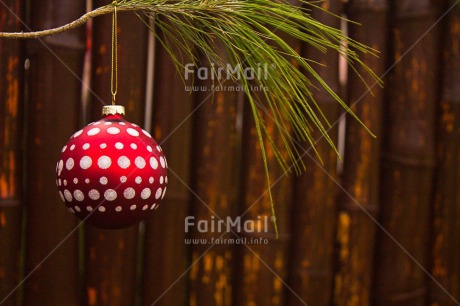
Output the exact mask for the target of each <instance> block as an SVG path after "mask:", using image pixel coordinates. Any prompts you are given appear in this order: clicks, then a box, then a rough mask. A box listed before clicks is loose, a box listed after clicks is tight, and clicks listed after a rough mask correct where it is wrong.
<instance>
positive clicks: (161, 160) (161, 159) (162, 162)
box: [160, 156, 166, 168]
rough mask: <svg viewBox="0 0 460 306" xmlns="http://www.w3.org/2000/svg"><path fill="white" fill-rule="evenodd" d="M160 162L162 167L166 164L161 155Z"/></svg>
mask: <svg viewBox="0 0 460 306" xmlns="http://www.w3.org/2000/svg"><path fill="white" fill-rule="evenodd" d="M160 164H161V166H162V167H163V168H164V167H165V166H166V163H165V159H164V158H163V156H160Z"/></svg>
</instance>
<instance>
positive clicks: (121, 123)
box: [118, 121, 126, 125]
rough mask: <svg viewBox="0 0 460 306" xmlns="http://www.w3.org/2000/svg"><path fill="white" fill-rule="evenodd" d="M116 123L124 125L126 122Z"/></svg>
mask: <svg viewBox="0 0 460 306" xmlns="http://www.w3.org/2000/svg"><path fill="white" fill-rule="evenodd" d="M118 124H120V125H126V123H124V122H123V121H122V122H118Z"/></svg>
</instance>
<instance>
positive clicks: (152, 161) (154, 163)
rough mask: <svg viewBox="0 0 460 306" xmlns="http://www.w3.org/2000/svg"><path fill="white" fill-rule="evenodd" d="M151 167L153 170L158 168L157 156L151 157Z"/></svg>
mask: <svg viewBox="0 0 460 306" xmlns="http://www.w3.org/2000/svg"><path fill="white" fill-rule="evenodd" d="M150 167H152V169H153V170H156V169H157V168H158V161H157V159H156V158H155V157H153V156H152V157H150Z"/></svg>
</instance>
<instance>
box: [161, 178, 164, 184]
mask: <svg viewBox="0 0 460 306" xmlns="http://www.w3.org/2000/svg"><path fill="white" fill-rule="evenodd" d="M163 179H164V178H163V177H162V176H160V184H163Z"/></svg>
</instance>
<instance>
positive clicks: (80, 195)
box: [73, 189, 85, 202]
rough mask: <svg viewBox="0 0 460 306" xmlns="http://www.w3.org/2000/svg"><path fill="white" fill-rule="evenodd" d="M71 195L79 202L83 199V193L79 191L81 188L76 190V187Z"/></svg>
mask: <svg viewBox="0 0 460 306" xmlns="http://www.w3.org/2000/svg"><path fill="white" fill-rule="evenodd" d="M73 196H74V198H75V200H77V201H79V202H81V201H83V200H84V199H85V195H84V194H83V192H81V190H78V189H76V190H75V191H74V192H73Z"/></svg>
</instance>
